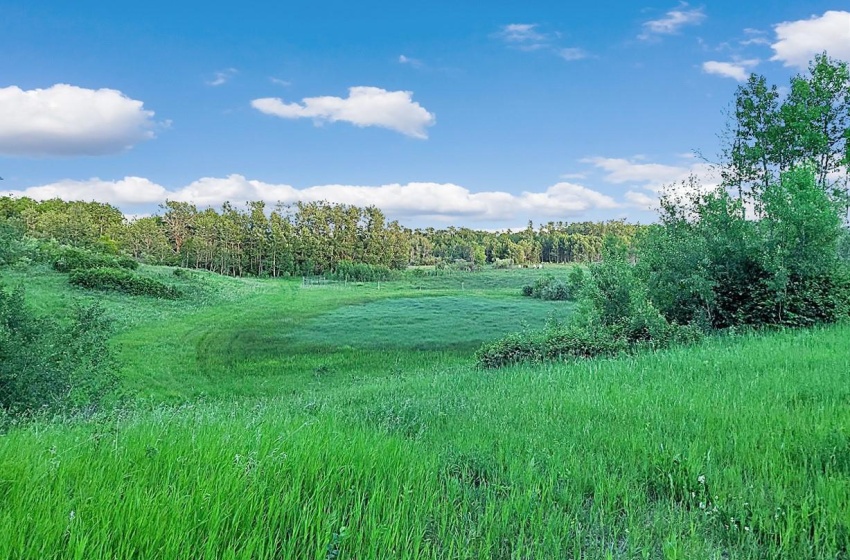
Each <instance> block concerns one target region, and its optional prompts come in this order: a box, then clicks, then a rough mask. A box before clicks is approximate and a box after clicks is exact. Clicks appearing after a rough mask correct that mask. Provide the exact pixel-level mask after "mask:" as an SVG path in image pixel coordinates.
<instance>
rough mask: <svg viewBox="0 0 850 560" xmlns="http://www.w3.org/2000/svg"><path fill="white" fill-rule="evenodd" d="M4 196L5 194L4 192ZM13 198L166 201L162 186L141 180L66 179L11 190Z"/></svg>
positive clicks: (133, 202) (130, 202)
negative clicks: (19, 189)
mask: <svg viewBox="0 0 850 560" xmlns="http://www.w3.org/2000/svg"><path fill="white" fill-rule="evenodd" d="M4 194H6V193H5V192H4ZM11 194H12V195H14V196H27V197H29V198H33V199H35V200H49V199H51V198H61V199H63V200H85V201H91V200H96V201H97V202H106V203H109V204H114V205H116V206H122V205H141V204H158V203H160V202H162V201H164V200H165V199H166V197H167V196H168V194H169V193H168V191H167V190H165V188H164V187H162V186H160V185H157V184H156V183H153V182H151V181H150V180H148V179H145V178H142V177H124V178H123V179H121V180H120V181H102V180H100V179H97V178H94V179H89V180H88V181H72V180H70V179H66V180H64V181H59V182H57V183H51V184H49V185H41V186H38V187H30V188H28V189H25V190H23V191H12V193H11Z"/></svg>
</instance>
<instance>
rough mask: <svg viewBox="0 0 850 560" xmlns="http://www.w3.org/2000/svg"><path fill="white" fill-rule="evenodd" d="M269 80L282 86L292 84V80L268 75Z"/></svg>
mask: <svg viewBox="0 0 850 560" xmlns="http://www.w3.org/2000/svg"><path fill="white" fill-rule="evenodd" d="M269 81H270V82H271V83H273V84H276V85H279V86H283V87H289V86H291V85H292V82H290V81H289V80H281V79H280V78H275V77H274V76H272V77H270V78H269Z"/></svg>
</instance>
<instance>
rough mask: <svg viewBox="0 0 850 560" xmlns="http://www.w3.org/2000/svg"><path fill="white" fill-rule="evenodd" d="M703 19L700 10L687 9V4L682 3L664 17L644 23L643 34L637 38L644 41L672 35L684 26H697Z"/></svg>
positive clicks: (701, 10)
mask: <svg viewBox="0 0 850 560" xmlns="http://www.w3.org/2000/svg"><path fill="white" fill-rule="evenodd" d="M705 17H706V16H705V12H704V11H703V9H702V8H688V4H686V3H685V2H682V3H681V4H680V5H679V7H678V8H674V9H672V10H670V11H669V12H667V13H666V14H664V17H662V18H659V19H653V20H649V21H645V22H644V23H643V32H642V33H641V34H640V35H638V38H639V39H642V40H644V41H646V40H649V39H653V38H656V37H657V36H658V35H674V34H676V33H678V32H679V30H681V29H682V28H683V27H685V26H686V25H699V24H700V23H702V22H703V20H705Z"/></svg>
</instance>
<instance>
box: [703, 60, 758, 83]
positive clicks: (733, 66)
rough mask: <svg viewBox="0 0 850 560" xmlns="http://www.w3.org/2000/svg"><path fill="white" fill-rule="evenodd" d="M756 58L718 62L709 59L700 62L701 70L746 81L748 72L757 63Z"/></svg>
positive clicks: (748, 75)
mask: <svg viewBox="0 0 850 560" xmlns="http://www.w3.org/2000/svg"><path fill="white" fill-rule="evenodd" d="M758 63H759V61H758V60H757V59H751V60H738V61H735V62H718V61H716V60H709V61H707V62H703V63H702V70H703V72H705V73H706V74H716V75H718V76H723V77H726V78H732V79H734V80H737V81H739V82H745V81H747V78H749V77H750V72H751V71H752V69H753V68H755V67H756V66H757V65H758Z"/></svg>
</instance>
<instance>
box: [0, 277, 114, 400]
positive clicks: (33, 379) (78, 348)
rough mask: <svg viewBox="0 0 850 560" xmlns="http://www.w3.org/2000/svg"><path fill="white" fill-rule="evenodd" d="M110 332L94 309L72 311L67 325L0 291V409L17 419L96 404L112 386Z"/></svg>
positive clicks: (15, 293) (16, 293)
mask: <svg viewBox="0 0 850 560" xmlns="http://www.w3.org/2000/svg"><path fill="white" fill-rule="evenodd" d="M110 330H111V325H110V322H109V321H108V320H107V318H106V316H105V314H104V311H103V309H102V308H101V307H99V306H97V305H92V306H88V307H85V306H79V305H77V306H75V307H74V309H73V313H72V316H71V320H70V321H59V320H55V319H52V318H42V317H37V316H36V315H34V314H33V312H32V311H30V310H29V309H28V308H27V306H26V305H25V303H24V292H23V290H22V289H18V290H14V291H11V290H7V289H6V288H5V287H3V286H0V409H2V410H3V411H4V412H5V413H7V414H12V415H17V414H23V413H28V412H33V411H38V410H51V411H65V410H78V409H81V408H91V407H96V406H98V405H100V404H102V403H103V402H104V401H105V400H106V399H107V398H108V397H109V396H110V395H114V394H115V390H116V389H117V386H118V377H117V376H116V374H115V371H116V369H117V366H116V362H115V359H114V357H113V355H112V352H111V350H110V348H109V345H108V344H107V341H108V337H109V334H110Z"/></svg>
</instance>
